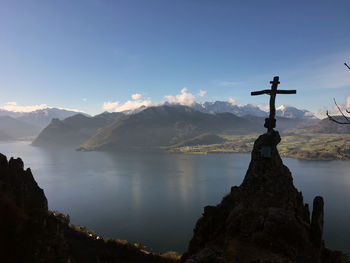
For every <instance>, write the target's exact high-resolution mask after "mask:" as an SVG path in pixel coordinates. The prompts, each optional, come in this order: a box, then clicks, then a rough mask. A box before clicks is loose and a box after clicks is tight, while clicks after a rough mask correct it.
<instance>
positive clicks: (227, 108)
mask: <svg viewBox="0 0 350 263" xmlns="http://www.w3.org/2000/svg"><path fill="white" fill-rule="evenodd" d="M190 107H192V108H193V109H195V110H198V111H201V112H205V113H220V112H230V113H233V114H235V115H237V116H240V117H241V116H245V115H252V116H257V117H267V116H268V112H266V111H265V110H262V109H261V108H259V107H258V106H256V105H253V104H246V105H236V104H232V103H230V102H228V101H214V102H200V103H198V102H196V103H194V104H192V105H191V106H190ZM276 116H279V117H285V118H291V119H304V120H318V118H317V117H316V116H315V115H314V114H313V113H312V112H310V111H308V110H300V109H297V108H295V107H293V106H287V105H281V106H280V107H278V108H276Z"/></svg>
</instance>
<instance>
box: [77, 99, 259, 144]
mask: <svg viewBox="0 0 350 263" xmlns="http://www.w3.org/2000/svg"><path fill="white" fill-rule="evenodd" d="M257 129H259V128H258V124H257V123H255V122H252V121H250V120H247V119H245V118H240V117H237V116H235V115H233V114H231V113H218V114H206V113H202V112H199V111H196V110H193V109H192V108H189V107H186V106H180V105H173V106H168V105H166V106H161V107H150V108H148V109H145V110H143V111H142V112H140V113H138V114H134V115H131V116H129V117H127V118H125V119H123V120H121V121H119V122H117V123H114V124H113V125H110V126H109V127H107V128H105V129H103V130H101V131H100V132H99V133H97V134H96V135H94V136H93V137H92V138H90V139H89V140H87V141H86V142H85V143H84V144H83V145H82V147H81V149H82V150H119V149H125V148H131V149H132V148H152V147H161V146H168V145H172V144H176V143H178V142H181V141H183V140H187V139H190V138H193V137H196V136H198V135H201V134H203V133H212V134H219V133H221V134H222V133H230V134H231V133H232V134H240V133H252V132H253V131H256V130H257Z"/></svg>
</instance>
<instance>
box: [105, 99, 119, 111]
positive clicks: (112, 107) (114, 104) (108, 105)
mask: <svg viewBox="0 0 350 263" xmlns="http://www.w3.org/2000/svg"><path fill="white" fill-rule="evenodd" d="M118 105H119V102H118V101H115V102H110V101H107V102H104V103H103V105H102V109H104V110H107V111H114V110H115V109H116V108H117V107H118Z"/></svg>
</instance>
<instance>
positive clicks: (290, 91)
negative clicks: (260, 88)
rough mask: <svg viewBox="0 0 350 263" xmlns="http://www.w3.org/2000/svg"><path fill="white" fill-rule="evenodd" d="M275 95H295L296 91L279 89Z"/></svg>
mask: <svg viewBox="0 0 350 263" xmlns="http://www.w3.org/2000/svg"><path fill="white" fill-rule="evenodd" d="M276 93H277V94H296V93H297V91H296V90H295V89H293V90H283V89H280V90H277V91H276Z"/></svg>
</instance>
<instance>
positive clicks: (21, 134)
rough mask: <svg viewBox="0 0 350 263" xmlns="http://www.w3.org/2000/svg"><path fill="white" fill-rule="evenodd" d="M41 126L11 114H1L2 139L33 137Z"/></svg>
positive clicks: (0, 133) (0, 138)
mask: <svg viewBox="0 0 350 263" xmlns="http://www.w3.org/2000/svg"><path fill="white" fill-rule="evenodd" d="M40 129H41V128H40V127H39V126H37V125H34V124H31V123H27V122H25V121H22V120H19V119H15V118H13V117H10V116H0V141H10V140H23V139H32V138H33V137H35V136H36V135H37V134H38V133H39V132H40Z"/></svg>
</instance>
